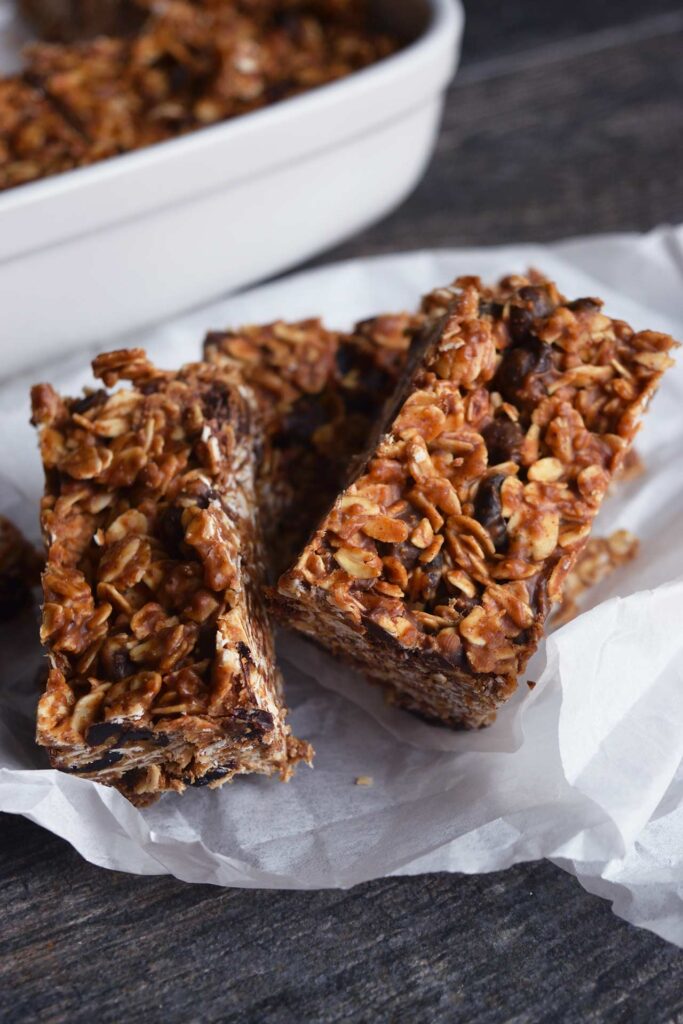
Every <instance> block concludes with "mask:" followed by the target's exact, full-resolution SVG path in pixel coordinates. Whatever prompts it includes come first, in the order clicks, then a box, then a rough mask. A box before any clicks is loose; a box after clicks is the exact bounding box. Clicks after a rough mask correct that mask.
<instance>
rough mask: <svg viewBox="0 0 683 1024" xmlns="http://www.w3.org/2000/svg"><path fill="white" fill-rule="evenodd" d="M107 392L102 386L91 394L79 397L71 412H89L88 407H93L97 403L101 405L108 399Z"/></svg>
mask: <svg viewBox="0 0 683 1024" xmlns="http://www.w3.org/2000/svg"><path fill="white" fill-rule="evenodd" d="M106 399H107V392H106V391H105V390H104V388H100V389H99V390H98V391H93V393H92V394H91V395H86V396H85V397H84V398H79V399H78V400H77V401H76V402H74V403H73V405H72V406H71V412H72V413H74V412H77V413H80V414H81V415H82V414H83V413H84V412H87V411H88V409H92V408H93V406H95V405H101V404H102V402H104V401H106Z"/></svg>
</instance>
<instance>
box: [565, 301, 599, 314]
mask: <svg viewBox="0 0 683 1024" xmlns="http://www.w3.org/2000/svg"><path fill="white" fill-rule="evenodd" d="M567 309H571V311H572V313H598V312H599V311H600V310H601V309H602V302H600V301H599V299H574V301H573V302H568V303H567Z"/></svg>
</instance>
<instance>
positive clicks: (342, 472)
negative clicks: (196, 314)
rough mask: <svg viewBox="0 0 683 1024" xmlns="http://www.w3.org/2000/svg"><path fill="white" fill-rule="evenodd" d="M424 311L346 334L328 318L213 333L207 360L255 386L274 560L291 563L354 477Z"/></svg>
mask: <svg viewBox="0 0 683 1024" xmlns="http://www.w3.org/2000/svg"><path fill="white" fill-rule="evenodd" d="M420 319H421V318H420V317H419V316H417V315H411V314H408V313H395V314H384V315H382V316H377V317H374V318H373V319H371V320H366V321H363V322H362V323H359V324H357V325H356V327H355V329H354V331H353V332H351V333H349V334H343V333H340V332H336V331H330V330H327V329H326V328H325V327H324V326H323V324H322V323H321V322H320V320H314V319H311V320H301V321H299V322H297V323H284V322H283V321H277V322H275V323H272V324H265V325H252V326H247V327H242V328H240V329H239V330H235V331H221V332H218V331H214V332H211V333H210V334H208V335H207V337H206V340H205V342H204V358H205V359H207V360H208V361H209V362H211V363H213V364H215V365H217V366H220V367H222V368H224V369H231V370H234V371H235V372H238V373H239V374H240V376H241V378H242V379H243V380H244V381H245V382H246V383H247V384H248V385H249V387H250V389H251V392H252V395H253V397H254V401H255V413H256V415H257V417H258V419H259V422H260V424H261V428H262V432H263V446H262V452H261V462H260V468H259V473H258V478H257V488H258V493H259V502H260V505H261V509H262V513H263V518H264V528H265V532H266V539H267V547H268V552H269V555H270V561H271V564H272V565H273V566H274V567H275V568H277V567H279V569H280V571H281V570H282V569H284V568H285V566H286V565H288V564H290V562H291V561H292V559H293V558H294V556H295V554H296V553H297V552H298V551H299V550H300V549H301V547H302V545H303V544H304V543H305V541H306V538H307V537H308V536H309V535H310V533H311V531H312V529H313V528H314V526H315V525H316V523H317V522H318V521H319V519H320V517H321V516H322V515H323V514H324V513H325V512H326V511H327V509H328V508H329V506H330V505H331V504H332V502H333V500H334V498H335V496H336V495H337V493H338V492H339V490H340V488H341V487H343V486H344V484H345V483H346V481H347V479H348V472H349V464H350V463H351V462H352V460H353V458H354V457H355V456H356V455H357V454H358V453H359V452H361V451H363V449H364V447H365V445H366V444H367V439H368V436H369V434H370V432H371V430H372V428H373V425H374V423H375V420H376V419H377V416H378V415H379V413H380V411H381V409H382V405H383V403H384V402H385V401H386V400H387V398H388V397H389V396H390V395H391V394H392V393H393V391H394V389H395V387H396V383H397V380H398V377H399V375H400V372H401V370H402V368H403V365H404V364H405V361H406V358H407V355H408V349H409V347H410V342H411V337H412V333H413V332H414V330H415V329H416V328H417V326H418V324H419V322H420Z"/></svg>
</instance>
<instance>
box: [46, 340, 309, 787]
mask: <svg viewBox="0 0 683 1024" xmlns="http://www.w3.org/2000/svg"><path fill="white" fill-rule="evenodd" d="M93 370H94V373H95V375H96V376H97V377H100V378H101V379H103V381H104V382H105V384H107V385H108V386H109V385H113V384H114V383H115V382H116V381H117V380H119V379H128V380H130V381H131V382H132V387H131V388H129V389H120V390H117V391H115V392H114V393H109V392H107V391H106V390H104V389H100V390H97V391H92V392H90V393H87V394H86V395H85V397H84V398H80V399H62V398H60V397H59V396H58V395H57V394H56V393H55V391H54V390H53V389H52V388H51V387H50V386H49V385H44V384H43V385H38V386H36V387H35V388H34V389H33V395H32V398H33V417H34V422H35V423H36V424H38V426H39V428H40V446H41V454H42V459H43V464H44V467H45V474H46V493H45V497H44V498H43V501H42V511H41V521H42V528H43V533H44V536H45V541H46V545H47V548H48V557H47V565H46V568H45V571H44V573H43V591H44V598H45V604H44V608H43V622H42V628H41V639H42V640H43V643H44V644H45V645H46V646H47V649H48V654H49V675H48V680H47V687H46V690H45V693H44V694H43V696H42V698H41V700H40V703H39V706H38V730H37V738H38V742H39V743H41V744H42V745H43V746H45V747H47V748H48V751H49V754H50V758H51V761H52V763H53V765H54V766H55V767H57V768H61V769H63V770H65V771H69V772H76V773H78V774H79V775H81V776H84V777H86V778H94V779H97V780H98V781H100V782H103V783H106V784H109V785H115V786H117V787H118V788H119V789H120V790H121V791H122V792H123V793H125V794H126V795H127V796H129V797H130V798H131V799H133V800H135V801H137V802H148V801H149V800H150V799H153V798H154V797H155V796H157V795H158V794H159V793H161V792H163V791H164V790H176V791H178V792H181V791H182V790H183V789H184V788H185V787H186V786H204V785H209V786H211V787H215V786H218V785H220V784H222V783H223V782H226V781H229V780H230V779H232V778H233V777H234V776H235V775H236V774H240V773H245V772H261V773H264V774H272V773H274V772H279V773H280V775H281V777H282V778H284V779H286V778H287V777H288V776H289V775H290V773H291V770H292V766H293V765H294V764H295V763H296V762H297V761H299V760H301V759H304V760H309V759H310V757H311V754H312V751H311V749H310V747H309V746H308V744H306V743H302V742H300V741H298V740H296V739H294V738H293V737H292V736H291V735H290V729H289V727H288V726H287V725H286V723H285V716H286V709H285V706H284V703H283V699H282V681H281V677H280V673H279V671H278V669H277V667H276V664H275V658H274V651H273V639H272V634H271V630H270V627H269V623H268V619H267V616H266V613H265V609H264V606H263V599H262V583H263V571H264V558H263V550H262V541H261V535H260V525H259V522H258V517H257V511H256V508H257V506H256V501H255V495H254V467H255V455H254V437H255V433H254V428H253V423H252V418H251V415H250V409H249V404H248V401H247V399H246V396H245V393H244V391H243V389H241V386H238V385H236V384H235V383H234V377H233V378H232V379H231V378H230V377H229V375H227V374H226V373H222V372H221V371H220V370H219V369H217V368H216V367H210V366H206V365H205V364H195V365H190V366H186V367H184V368H183V369H181V370H180V371H179V372H177V373H165V372H162V371H159V370H156V369H155V368H154V367H153V366H152V365H151V364H150V363H149V362H147V360H146V358H145V354H144V352H143V351H142V350H140V349H134V350H123V351H120V352H113V353H109V354H106V355H102V356H99V357H98V358H97V359H95V361H94V363H93Z"/></svg>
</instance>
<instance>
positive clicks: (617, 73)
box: [319, 5, 683, 262]
mask: <svg viewBox="0 0 683 1024" xmlns="http://www.w3.org/2000/svg"><path fill="white" fill-rule="evenodd" d="M501 6H504V5H501ZM507 6H514V5H507ZM549 6H551V5H549ZM552 7H553V9H555V5H552ZM680 22H681V30H680V31H679V32H676V33H673V34H672V33H666V34H664V35H661V36H656V37H653V38H646V39H642V40H635V41H632V42H630V43H629V44H627V45H619V46H617V47H614V48H607V49H599V50H596V51H594V52H589V53H586V54H583V55H578V56H573V57H570V58H563V57H559V58H558V59H557V60H551V59H547V60H546V59H544V60H543V61H539V62H538V63H535V62H533V61H532V62H530V64H529V66H528V67H526V68H518V69H516V70H515V71H514V72H512V73H507V74H501V75H494V76H493V77H487V78H484V79H483V80H475V81H468V80H467V79H465V80H464V81H463V82H462V83H461V82H459V81H458V79H457V78H456V81H455V83H454V85H453V87H452V88H451V90H450V92H449V95H448V102H447V106H446V114H445V119H444V125H443V129H442V132H441V136H440V139H439V144H438V148H437V154H436V158H435V160H434V162H433V163H432V165H431V167H430V168H429V170H428V172H427V174H426V176H425V178H424V180H423V181H422V182H421V184H420V185H419V186H418V188H417V190H416V191H415V192H414V194H413V195H412V196H411V197H410V198H409V199H408V201H407V202H406V203H405V205H404V206H402V207H401V208H400V209H399V210H397V211H396V213H394V214H392V215H391V216H390V217H388V218H386V219H385V220H384V221H382V222H381V223H380V224H377V225H375V226H374V227H372V228H370V229H369V230H368V231H366V232H364V233H363V234H362V235H360V236H358V237H357V238H355V239H353V240H352V241H350V242H348V243H347V244H345V245H343V246H340V247H339V248H338V249H336V250H335V251H334V252H333V253H330V254H326V255H325V257H324V258H323V259H322V260H321V261H319V262H327V261H328V260H333V259H340V258H344V257H348V256H354V255H360V254H365V253H368V252H373V253H376V252H393V251H396V250H400V249H416V248H423V247H430V246H450V245H455V246H457V245H495V244H498V243H502V242H514V241H549V240H552V239H556V238H563V237H567V236H571V235H582V234H593V233H596V232H600V231H622V230H647V229H648V228H651V227H654V226H655V225H657V224H659V223H662V222H665V221H668V222H678V221H680V220H682V219H683V189H681V177H680V175H681V171H680V168H681V166H682V165H683V132H681V130H680V118H681V96H683V14H682V16H681V18H680Z"/></svg>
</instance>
